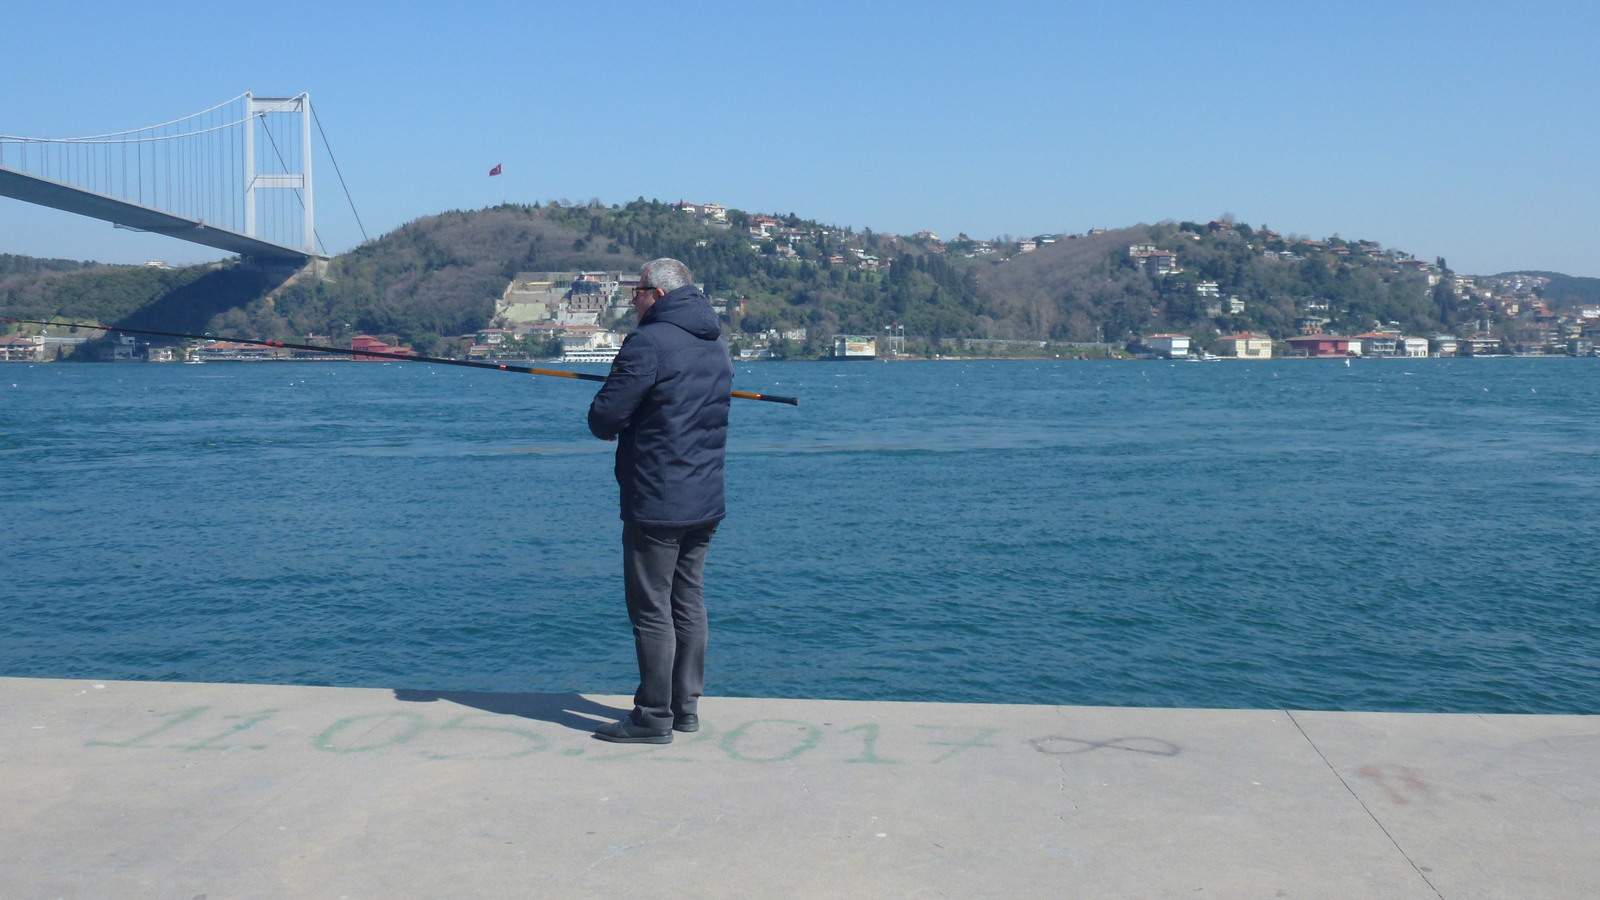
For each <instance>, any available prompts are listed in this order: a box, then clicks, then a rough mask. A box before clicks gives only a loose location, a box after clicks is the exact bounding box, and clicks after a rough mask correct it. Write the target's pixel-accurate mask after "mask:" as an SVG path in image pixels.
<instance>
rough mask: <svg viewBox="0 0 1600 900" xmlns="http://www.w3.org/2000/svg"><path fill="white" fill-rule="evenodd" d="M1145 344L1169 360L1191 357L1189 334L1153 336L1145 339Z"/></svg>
mask: <svg viewBox="0 0 1600 900" xmlns="http://www.w3.org/2000/svg"><path fill="white" fill-rule="evenodd" d="M1144 344H1145V346H1146V347H1149V348H1150V349H1151V350H1154V351H1155V352H1157V353H1159V354H1161V355H1162V356H1165V357H1166V358H1167V359H1179V358H1181V357H1186V356H1188V355H1189V336H1188V335H1187V334H1152V335H1150V336H1149V337H1147V338H1145V339H1144Z"/></svg>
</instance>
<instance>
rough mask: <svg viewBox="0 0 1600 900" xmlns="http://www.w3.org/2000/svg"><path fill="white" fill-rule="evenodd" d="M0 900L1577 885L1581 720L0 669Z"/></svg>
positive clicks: (1151, 894) (1591, 747)
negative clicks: (612, 739)
mask: <svg viewBox="0 0 1600 900" xmlns="http://www.w3.org/2000/svg"><path fill="white" fill-rule="evenodd" d="M0 698H3V699H0V810H3V813H4V814H3V815H0V898H5V900H33V898H38V900H56V898H162V900H201V898H204V900H224V898H280V897H283V898H290V897H292V898H327V900H358V898H360V900H366V898H374V900H377V898H382V900H408V898H418V900H432V898H469V897H472V898H477V897H482V898H523V897H606V898H654V897H672V898H701V897H711V898H724V897H726V898H790V897H793V898H827V897H841V898H856V897H861V898H887V897H997V898H1031V897H1048V898H1079V897H1082V898H1123V897H1127V898H1134V897H1138V898H1158V897H1167V898H1208V897H1211V898H1234V897H1240V898H1339V900H1347V898H1348V900H1382V898H1418V900H1429V898H1439V897H1444V898H1448V900H1457V898H1517V900H1530V898H1546V897H1563V898H1574V900H1576V898H1594V897H1600V718H1597V717H1583V716H1477V715H1411V714H1376V713H1371V714H1369V713H1325V712H1322V713H1319V712H1294V713H1288V712H1284V711H1281V710H1193V709H1112V708H1091V707H1049V706H1001V705H993V706H985V705H959V704H931V703H863V702H842V701H817V700H741V699H722V698H711V699H707V700H706V701H704V704H703V706H702V718H703V719H704V721H705V728H704V729H703V730H702V731H701V732H700V733H698V734H695V735H678V740H677V741H676V742H675V743H673V744H671V745H669V746H658V747H627V746H618V745H614V744H605V743H601V742H599V741H595V740H593V739H592V738H591V737H590V736H589V731H590V730H591V729H592V728H593V725H594V724H595V723H596V722H597V721H603V720H605V719H607V718H612V717H616V716H618V715H620V714H621V712H622V711H624V710H625V709H626V708H627V701H625V700H623V699H621V698H614V697H595V696H577V695H539V694H448V693H445V694H439V693H425V692H408V691H390V690H366V689H343V688H307V687H278V686H253V685H216V684H170V683H165V684H164V683H130V682H95V681H58V680H41V679H20V678H12V679H0Z"/></svg>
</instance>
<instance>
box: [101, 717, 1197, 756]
mask: <svg viewBox="0 0 1600 900" xmlns="http://www.w3.org/2000/svg"><path fill="white" fill-rule="evenodd" d="M445 709H446V710H448V709H449V708H448V707H445ZM456 709H457V710H459V709H460V707H456ZM441 711H442V710H441ZM283 715H284V711H283V710H281V709H277V708H271V709H259V710H255V711H253V712H243V713H225V712H223V711H220V710H217V709H215V708H213V707H211V706H192V707H186V708H183V709H176V710H171V711H154V710H152V711H151V712H150V719H149V720H148V721H147V722H146V723H145V727H143V728H142V729H140V730H139V731H138V733H136V734H134V735H132V736H131V737H127V738H122V739H118V740H92V741H88V742H86V746H89V747H114V748H140V749H155V750H177V751H182V752H185V753H201V752H209V751H230V750H239V751H252V750H265V749H267V748H268V747H269V741H271V740H272V739H273V738H274V737H278V738H281V737H283V736H284V735H286V734H288V733H290V732H293V731H294V728H293V727H292V726H291V727H282V726H280V727H279V728H277V729H275V730H274V729H268V728H263V725H264V724H265V723H268V722H272V721H274V720H276V719H280V718H281V717H282V716H283ZM838 725H839V726H842V727H836V726H835V725H834V723H832V722H829V723H825V725H824V726H822V727H819V726H817V725H816V724H814V723H810V722H804V721H801V720H798V719H750V720H747V721H743V722H737V723H733V724H731V727H729V728H727V729H726V730H720V729H718V728H716V727H715V726H714V725H713V724H712V723H710V722H706V723H704V724H703V725H702V727H701V729H700V731H698V732H696V733H693V734H678V735H675V740H674V741H673V742H672V743H671V744H665V745H660V744H650V745H636V746H629V747H618V746H616V745H610V744H605V745H602V744H599V743H598V742H594V741H592V740H591V739H590V738H589V736H588V735H587V734H584V733H583V732H581V731H576V730H574V729H573V728H571V727H570V726H558V725H556V724H555V723H551V722H546V721H543V720H538V719H530V718H528V717H524V716H517V715H508V714H503V713H494V712H467V713H459V712H457V713H456V714H454V715H448V716H443V717H439V718H432V717H430V716H428V715H425V714H424V713H421V712H417V711H414V710H411V709H396V710H388V711H382V712H368V713H360V714H357V715H351V716H345V717H344V718H341V719H338V720H336V721H334V722H333V723H331V724H329V725H328V726H327V727H325V728H323V729H322V730H321V731H320V732H318V733H317V734H316V735H315V736H314V737H312V738H311V746H312V747H313V748H315V749H316V750H318V751H320V752H324V753H337V754H345V753H371V752H378V751H382V752H405V753H408V754H416V755H420V756H422V757H425V758H427V759H433V760H461V759H478V760H514V759H519V758H522V757H528V756H534V755H537V754H541V753H546V752H554V753H555V754H556V755H559V756H563V757H582V758H583V759H584V760H585V761H594V762H617V761H623V760H644V761H651V762H662V763H673V762H688V763H692V762H697V761H709V760H711V759H715V758H719V757H720V758H726V759H730V760H735V761H738V762H743V763H753V764H770V763H782V762H788V761H791V760H795V759H799V758H800V757H802V756H819V755H820V756H821V758H822V759H823V760H824V761H831V762H836V763H847V764H864V765H892V766H900V765H908V764H924V765H936V764H939V763H943V762H945V761H946V760H949V759H952V758H954V757H957V756H961V755H964V754H971V753H974V752H978V751H980V750H981V749H984V748H998V747H1001V746H1002V745H1001V743H999V742H997V741H996V740H995V739H996V738H997V736H998V735H1000V733H1001V732H1000V729H998V728H986V727H980V726H963V725H919V724H890V725H883V724H880V723H878V722H862V723H859V724H852V723H849V722H840V723H838ZM313 727H315V726H313ZM128 730H130V731H131V730H134V729H132V728H130V729H128ZM298 740H305V738H303V737H302V738H298ZM576 741H581V742H582V743H583V746H573V744H574V742H576ZM1152 742H1154V743H1152ZM1031 743H1032V744H1033V745H1034V747H1035V749H1037V750H1039V751H1040V752H1043V753H1051V754H1062V753H1077V752H1086V751H1087V750H1090V749H1098V748H1101V747H1107V748H1113V749H1122V750H1131V751H1133V752H1139V753H1153V754H1156V755H1175V754H1176V753H1177V748H1176V746H1174V745H1171V744H1165V743H1164V742H1159V741H1156V739H1154V738H1116V739H1113V740H1110V741H1101V742H1095V741H1083V740H1080V739H1076V738H1067V737H1060V736H1052V737H1048V738H1039V739H1037V740H1035V741H1032V742H1031ZM591 744H593V745H594V746H590V745H591ZM1157 745H1159V746H1157ZM302 746H303V745H302ZM885 748H887V749H885ZM1163 748H1166V749H1163Z"/></svg>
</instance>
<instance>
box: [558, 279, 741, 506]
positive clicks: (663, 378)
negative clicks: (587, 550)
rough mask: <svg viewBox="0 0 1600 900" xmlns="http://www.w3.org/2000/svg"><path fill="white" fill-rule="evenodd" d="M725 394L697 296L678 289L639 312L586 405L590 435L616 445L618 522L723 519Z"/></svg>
mask: <svg viewBox="0 0 1600 900" xmlns="http://www.w3.org/2000/svg"><path fill="white" fill-rule="evenodd" d="M732 389H733V363H732V361H731V360H729V358H728V345H727V343H726V342H725V341H723V340H722V329H721V328H720V327H719V325H718V324H717V314H716V313H715V312H712V310H711V304H710V303H708V302H707V301H706V298H705V295H704V294H702V293H700V291H699V289H698V288H696V287H695V286H694V285H686V286H684V287H681V288H678V289H677V290H675V291H672V292H671V293H669V294H667V295H666V296H664V297H662V298H661V299H659V300H657V301H656V302H655V304H654V305H653V306H651V307H650V308H649V309H648V310H645V314H644V318H643V319H642V320H640V322H639V326H638V327H637V328H635V329H634V330H633V333H632V334H630V335H628V338H627V340H624V341H623V342H622V350H621V352H619V353H618V354H617V359H616V361H615V362H613V363H612V364H611V374H610V376H608V377H607V378H606V384H605V387H602V388H601V389H600V393H598V394H595V396H594V402H593V403H590V404H589V430H590V431H592V432H594V436H595V437H597V438H601V439H604V440H609V439H611V438H613V437H615V438H616V439H617V485H618V487H620V488H621V489H622V520H623V521H624V522H635V523H637V524H640V525H646V526H651V527H658V528H692V527H694V526H696V525H705V524H708V523H710V522H716V521H719V520H720V519H722V517H723V516H724V515H726V514H727V511H726V509H725V508H724V506H723V499H722V468H723V456H724V449H725V448H726V446H727V443H728V405H729V401H730V396H729V393H728V392H729V391H731V390H732Z"/></svg>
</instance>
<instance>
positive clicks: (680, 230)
mask: <svg viewBox="0 0 1600 900" xmlns="http://www.w3.org/2000/svg"><path fill="white" fill-rule="evenodd" d="M752 224H754V225H758V226H762V225H764V226H766V227H767V228H768V231H769V232H770V233H769V234H768V235H765V236H762V235H756V234H753V233H752V231H751V228H750V226H751V225H752ZM1136 244H1149V245H1153V246H1154V247H1155V248H1156V249H1157V250H1159V251H1166V252H1170V253H1172V254H1175V257H1174V259H1175V260H1176V265H1177V266H1178V267H1179V269H1180V271H1178V272H1176V273H1173V274H1170V275H1165V276H1163V275H1160V274H1156V273H1154V272H1147V271H1141V270H1140V269H1139V268H1138V267H1137V263H1138V260H1137V259H1136V258H1135V257H1133V256H1130V254H1129V248H1130V246H1131V245H1136ZM1020 250H1021V247H1020V246H1019V244H1018V243H1017V242H1015V241H1012V240H1009V239H1005V240H1000V239H997V240H995V241H993V242H977V241H972V240H969V239H967V238H966V236H965V235H962V236H961V237H960V238H958V239H957V240H955V241H951V242H948V243H944V244H940V243H938V242H937V241H935V240H932V239H930V238H929V237H927V236H918V237H910V238H908V237H901V236H896V235H885V234H879V233H875V232H873V231H871V230H863V231H860V232H856V231H854V230H853V229H848V228H838V227H836V226H831V225H826V224H823V223H820V222H816V221H813V220H807V219H801V218H800V217H798V216H795V215H793V214H790V215H787V216H774V217H771V218H770V219H767V220H757V219H756V218H755V217H754V214H749V213H745V212H742V211H739V210H729V211H728V214H727V221H726V222H725V223H719V222H715V221H711V220H710V219H708V218H707V217H704V216H697V215H693V214H690V213H687V212H684V211H682V210H679V209H677V208H676V207H675V206H673V205H669V204H664V203H659V202H655V201H646V200H643V199H640V200H636V201H634V202H632V203H628V204H626V205H614V206H611V207H604V206H601V205H599V204H591V205H587V206H564V205H555V206H542V207H541V206H537V205H536V206H532V207H527V206H509V205H508V206H501V207H496V208H492V209H484V210H476V211H470V212H461V211H456V212H448V213H442V214H440V215H435V216H427V217H424V218H421V219H417V220H416V221H414V222H411V223H408V224H406V225H404V226H402V227H400V228H398V229H396V230H394V231H393V232H390V233H389V234H386V235H384V236H383V237H381V238H378V239H376V240H373V241H370V242H368V243H366V244H363V245H362V246H360V247H358V248H356V249H355V250H352V251H350V252H349V253H346V254H343V255H341V256H339V257H337V258H335V259H334V260H332V261H331V263H330V264H329V266H328V271H327V275H326V277H325V278H323V279H320V280H316V279H310V278H297V279H294V280H292V281H288V282H287V283H285V280H284V279H285V278H286V277H287V274H288V273H281V272H280V273H272V272H265V271H262V270H257V269H252V268H248V267H245V266H242V265H239V264H237V263H236V262H229V263H223V264H212V265H209V266H192V267H187V268H181V269H173V270H163V269H159V268H153V267H143V266H99V265H94V264H86V263H73V262H70V261H62V260H28V259H27V258H26V257H4V256H0V310H3V311H4V314H6V315H22V316H25V317H41V316H52V315H53V316H62V317H67V318H72V319H90V320H94V321H97V322H100V323H106V324H111V323H117V324H123V325H127V326H129V327H140V326H144V327H155V328H160V329H164V330H180V331H210V332H213V333H218V334H240V335H242V336H249V337H268V338H285V337H290V336H293V335H305V334H308V333H315V334H324V335H329V334H331V335H334V336H335V337H336V338H342V337H348V336H349V335H350V334H352V333H358V332H367V333H372V334H381V335H393V336H397V337H398V338H400V339H401V340H404V341H407V342H410V343H412V344H414V345H416V346H417V347H418V348H419V349H424V350H426V349H429V348H433V347H443V346H444V345H440V344H439V343H438V341H439V339H440V336H448V335H455V334H461V333H464V332H468V331H472V330H475V329H477V328H480V327H482V326H483V325H484V324H485V323H486V322H487V321H488V320H489V318H490V316H491V315H492V314H493V311H494V302H495V300H496V298H498V297H499V296H500V295H501V293H502V291H503V290H504V289H505V286H506V284H507V282H508V281H509V280H510V278H511V277H512V276H513V275H514V274H515V273H516V272H519V271H537V270H546V271H549V270H578V269H604V270H616V269H622V270H626V269H636V268H637V267H638V266H639V265H640V264H642V263H643V262H644V261H646V260H648V259H651V258H654V257H657V256H673V257H676V258H679V259H682V260H683V261H684V262H686V263H687V264H688V265H689V266H690V268H691V269H692V270H693V271H694V273H695V276H696V278H697V279H698V280H700V281H701V282H702V283H704V284H705V286H706V290H707V292H708V293H709V294H711V295H712V296H714V297H722V298H747V301H748V302H747V303H745V304H744V305H743V314H742V315H735V316H733V318H732V319H731V320H730V322H729V328H730V331H743V332H748V333H752V334H755V333H760V332H763V331H765V330H767V329H772V328H796V327H804V328H806V329H807V333H808V335H809V337H810V340H809V341H808V344H809V346H807V347H805V348H801V349H802V352H811V353H815V352H817V351H819V350H820V349H821V348H822V347H824V346H825V345H826V344H825V342H826V341H827V340H828V339H829V338H830V336H831V335H832V334H835V333H877V332H881V331H882V329H883V327H884V326H885V325H888V324H890V323H892V322H897V323H899V324H901V325H903V326H905V329H906V333H907V334H908V335H916V336H923V337H930V338H941V337H943V338H990V339H1015V340H1054V341H1094V340H1102V339H1103V340H1107V341H1116V340H1123V339H1126V338H1129V337H1133V336H1137V335H1138V334H1141V333H1144V334H1148V333H1153V332H1155V331H1173V330H1181V331H1187V332H1189V333H1191V334H1194V335H1196V336H1197V337H1199V338H1202V339H1205V338H1207V337H1208V336H1212V335H1215V334H1217V333H1218V332H1220V331H1236V330H1254V331H1260V332H1265V333H1268V334H1271V335H1273V336H1275V337H1283V336H1287V335H1289V334H1292V333H1294V331H1295V320H1296V318H1297V317H1299V316H1301V315H1303V314H1304V308H1303V302H1304V301H1305V300H1306V299H1307V298H1317V299H1318V300H1319V301H1321V303H1325V304H1326V306H1327V311H1326V312H1322V313H1320V315H1322V316H1323V317H1325V318H1328V319H1330V320H1331V321H1330V322H1329V323H1328V325H1327V327H1328V329H1329V330H1336V331H1340V332H1343V333H1347V334H1348V333H1356V332H1358V331H1362V330H1366V329H1367V328H1370V327H1372V326H1373V325H1375V324H1379V323H1388V322H1396V323H1399V324H1400V326H1401V327H1403V328H1405V329H1406V330H1407V331H1408V332H1411V333H1425V332H1429V331H1432V330H1435V329H1445V328H1449V327H1451V326H1453V325H1455V324H1456V323H1457V322H1458V321H1459V320H1460V319H1461V318H1463V317H1464V315H1465V312H1466V311H1465V310H1463V309H1461V308H1459V303H1458V301H1456V299H1455V298H1454V295H1453V294H1451V293H1450V292H1449V291H1448V290H1443V289H1433V290H1430V289H1429V287H1428V285H1427V283H1426V280H1425V276H1424V275H1422V274H1419V273H1417V272H1415V271H1411V270H1410V269H1409V268H1407V267H1406V266H1402V265H1401V263H1400V261H1401V260H1402V259H1403V258H1404V254H1398V255H1396V254H1394V253H1393V252H1392V251H1389V252H1387V253H1385V252H1384V251H1380V250H1379V248H1377V245H1376V244H1374V243H1372V242H1363V241H1342V240H1339V239H1337V238H1331V239H1328V240H1327V241H1326V242H1313V241H1308V240H1305V239H1295V238H1292V237H1291V238H1284V237H1281V236H1279V235H1276V234H1275V233H1272V232H1270V231H1266V230H1264V229H1263V230H1253V229H1251V228H1250V227H1249V226H1247V225H1244V224H1242V223H1238V224H1232V225H1231V226H1228V227H1221V226H1220V225H1219V227H1217V228H1215V229H1213V228H1208V227H1206V226H1199V225H1195V224H1193V223H1182V224H1172V223H1162V224H1157V225H1139V226H1134V227H1130V228H1123V229H1118V230H1114V231H1106V232H1100V233H1095V234H1090V235H1083V236H1062V237H1060V238H1059V239H1055V240H1053V241H1052V242H1041V243H1040V244H1039V246H1038V249H1037V250H1034V251H1032V252H1020ZM1560 279H1565V281H1559V279H1558V280H1556V281H1552V284H1551V288H1552V289H1555V288H1557V286H1558V281H1559V284H1560V285H1561V288H1560V289H1562V290H1572V291H1575V292H1576V291H1577V290H1579V289H1582V290H1584V291H1587V290H1589V289H1590V288H1589V286H1588V285H1587V283H1588V282H1594V283H1595V285H1596V286H1600V280H1597V279H1568V278H1566V276H1560ZM1569 282H1570V283H1571V284H1573V285H1576V287H1573V288H1569V287H1567V284H1568V283H1569ZM1213 284H1214V285H1215V289H1214V292H1215V294H1216V296H1215V297H1213V296H1211V294H1212V293H1213V288H1212V287H1211V285H1213ZM1231 298H1237V300H1238V301H1240V302H1242V309H1241V310H1239V311H1237V312H1234V311H1233V310H1232V309H1231V308H1230V307H1231V306H1232V304H1230V303H1228V302H1227V301H1228V300H1230V299H1231ZM1219 302H1221V303H1222V304H1223V308H1222V309H1220V310H1219V309H1218V308H1217V305H1218V303H1219ZM1297 304H1302V306H1297ZM1319 308H1320V306H1319Z"/></svg>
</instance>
